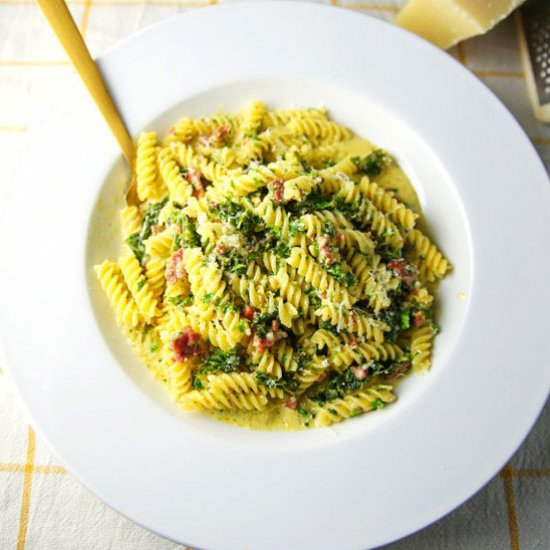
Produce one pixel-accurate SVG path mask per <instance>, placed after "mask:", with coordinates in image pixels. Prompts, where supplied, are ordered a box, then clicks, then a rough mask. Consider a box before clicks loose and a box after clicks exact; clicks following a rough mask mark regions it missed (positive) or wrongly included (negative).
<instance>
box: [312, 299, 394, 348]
mask: <svg viewBox="0 0 550 550" xmlns="http://www.w3.org/2000/svg"><path fill="white" fill-rule="evenodd" d="M315 315H317V316H319V318H320V319H322V320H323V321H327V322H329V323H330V324H331V325H333V326H334V327H335V328H336V330H337V331H338V332H340V331H342V330H345V331H347V332H351V333H353V334H356V335H357V336H359V337H364V338H366V339H367V340H374V341H375V342H383V341H384V332H385V331H387V330H388V326H387V325H386V324H384V323H382V322H381V321H377V320H376V319H373V318H372V317H368V316H367V315H364V314H361V313H358V312H357V311H355V310H353V309H348V308H346V307H345V304H344V303H340V305H339V306H336V305H335V304H334V303H330V302H325V303H324V304H323V305H322V306H321V307H320V308H319V309H316V310H315Z"/></svg>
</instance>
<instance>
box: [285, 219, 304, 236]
mask: <svg viewBox="0 0 550 550" xmlns="http://www.w3.org/2000/svg"><path fill="white" fill-rule="evenodd" d="M305 232H306V224H305V223H304V222H303V221H302V220H300V219H293V220H292V221H291V222H290V227H289V229H288V233H289V235H290V236H291V237H296V236H297V235H298V233H305Z"/></svg>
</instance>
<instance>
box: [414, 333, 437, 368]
mask: <svg viewBox="0 0 550 550" xmlns="http://www.w3.org/2000/svg"><path fill="white" fill-rule="evenodd" d="M436 332H437V331H436V328H435V326H434V325H433V324H432V323H425V324H424V325H422V326H421V327H419V328H417V329H414V330H413V332H412V334H411V363H412V368H413V370H415V371H416V372H421V371H425V370H428V369H429V368H430V366H431V364H432V360H431V355H432V346H433V339H434V336H435V335H436Z"/></svg>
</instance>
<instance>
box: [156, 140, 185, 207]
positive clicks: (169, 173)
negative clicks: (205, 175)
mask: <svg viewBox="0 0 550 550" xmlns="http://www.w3.org/2000/svg"><path fill="white" fill-rule="evenodd" d="M158 163H159V170H160V174H161V176H162V179H163V181H164V183H165V184H166V187H167V188H168V191H169V193H170V198H171V200H173V201H175V202H177V203H179V204H182V205H183V204H186V203H187V201H188V199H189V197H191V195H192V194H193V187H192V185H191V184H190V183H189V182H188V181H187V180H186V179H185V178H184V177H183V176H182V175H181V170H180V167H179V166H178V163H177V162H176V160H175V159H174V156H173V154H172V151H171V149H170V147H164V148H163V149H161V150H160V152H159V154H158Z"/></svg>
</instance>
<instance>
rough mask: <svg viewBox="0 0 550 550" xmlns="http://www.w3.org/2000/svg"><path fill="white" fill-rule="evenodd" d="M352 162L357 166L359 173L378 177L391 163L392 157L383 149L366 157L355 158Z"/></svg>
mask: <svg viewBox="0 0 550 550" xmlns="http://www.w3.org/2000/svg"><path fill="white" fill-rule="evenodd" d="M352 161H353V163H354V164H355V166H357V171H358V172H360V173H361V174H365V175H366V176H370V177H376V176H379V175H380V174H381V173H382V170H384V168H386V166H388V165H389V164H390V163H391V157H390V156H389V155H388V154H387V153H386V152H385V151H382V149H378V150H376V151H373V152H372V153H371V154H370V155H367V156H366V157H363V158H361V157H354V158H352Z"/></svg>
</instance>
